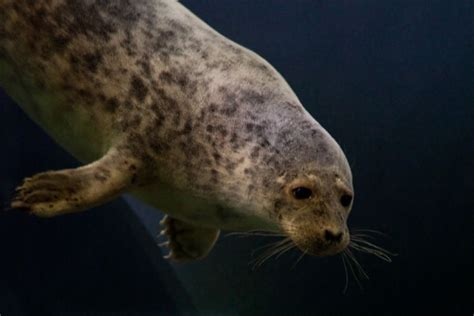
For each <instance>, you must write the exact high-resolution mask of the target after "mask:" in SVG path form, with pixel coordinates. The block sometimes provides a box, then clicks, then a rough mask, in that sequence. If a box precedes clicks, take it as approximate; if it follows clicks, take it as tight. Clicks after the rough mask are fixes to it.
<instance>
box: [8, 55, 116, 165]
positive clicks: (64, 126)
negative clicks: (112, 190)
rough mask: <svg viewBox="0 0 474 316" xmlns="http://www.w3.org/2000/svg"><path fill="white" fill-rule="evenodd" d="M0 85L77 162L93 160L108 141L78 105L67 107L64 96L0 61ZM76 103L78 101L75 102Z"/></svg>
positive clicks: (90, 116) (105, 134)
mask: <svg viewBox="0 0 474 316" xmlns="http://www.w3.org/2000/svg"><path fill="white" fill-rule="evenodd" d="M0 85H1V86H2V87H3V88H4V89H5V91H6V92H7V93H8V94H9V95H10V96H11V97H12V98H13V99H14V100H15V102H16V103H17V104H18V105H19V106H20V107H21V108H22V109H23V111H25V112H26V113H27V115H28V116H29V117H30V118H31V119H32V120H33V121H35V122H36V123H37V124H39V125H40V126H41V127H42V128H43V129H44V130H45V131H46V132H47V133H48V134H49V135H50V136H51V137H52V138H53V139H54V140H55V141H56V142H58V143H59V144H60V145H61V146H62V147H64V148H65V149H66V150H67V151H68V152H70V153H71V154H72V155H74V156H75V157H76V158H78V159H79V160H81V161H84V162H87V161H92V160H95V159H97V158H98V157H100V156H101V155H102V154H103V151H104V149H105V148H106V146H107V143H108V142H109V140H108V139H107V133H106V132H105V130H104V127H105V126H102V128H100V126H99V124H100V123H101V121H99V120H97V118H96V117H95V115H94V113H92V112H89V111H85V110H84V109H85V107H84V106H83V105H81V104H80V103H76V104H74V106H67V103H68V102H69V101H68V99H69V98H68V96H65V95H62V94H61V93H55V92H54V91H48V90H45V89H44V87H41V86H39V85H38V84H37V81H36V80H34V79H33V78H31V75H29V74H25V73H24V72H22V71H18V69H14V67H13V66H11V65H9V64H8V63H6V62H5V61H4V60H0ZM79 102H80V101H79Z"/></svg>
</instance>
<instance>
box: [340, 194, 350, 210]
mask: <svg viewBox="0 0 474 316" xmlns="http://www.w3.org/2000/svg"><path fill="white" fill-rule="evenodd" d="M340 202H341V204H342V206H344V207H348V206H349V205H351V202H352V196H351V195H349V194H344V195H343V196H341V200H340Z"/></svg>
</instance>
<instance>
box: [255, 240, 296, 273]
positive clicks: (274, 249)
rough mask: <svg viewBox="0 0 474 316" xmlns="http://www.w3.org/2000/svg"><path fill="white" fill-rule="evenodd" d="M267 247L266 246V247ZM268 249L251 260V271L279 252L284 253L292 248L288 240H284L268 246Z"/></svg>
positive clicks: (292, 245)
mask: <svg viewBox="0 0 474 316" xmlns="http://www.w3.org/2000/svg"><path fill="white" fill-rule="evenodd" d="M267 246H268V245H267ZM269 246H270V248H269V249H266V250H265V251H264V252H263V253H262V254H261V255H260V256H259V257H258V258H256V259H254V260H252V261H251V262H250V263H253V267H252V269H254V270H255V269H256V268H258V267H260V266H261V265H262V264H263V263H265V261H267V260H268V259H270V258H271V257H273V256H274V255H277V254H279V253H281V252H286V251H288V250H290V249H291V248H293V247H294V244H293V243H292V241H291V239H290V238H286V239H284V240H282V241H279V242H277V243H274V244H271V245H269Z"/></svg>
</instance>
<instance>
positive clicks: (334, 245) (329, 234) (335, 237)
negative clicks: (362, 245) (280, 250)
mask: <svg viewBox="0 0 474 316" xmlns="http://www.w3.org/2000/svg"><path fill="white" fill-rule="evenodd" d="M295 237H296V236H295ZM295 243H296V245H297V246H298V247H299V248H300V249H301V250H302V251H304V252H306V253H308V254H311V255H314V256H332V255H335V254H337V253H339V252H341V251H343V250H344V249H345V248H346V247H347V245H348V244H349V235H348V233H347V232H346V230H338V229H323V230H321V231H320V232H312V233H308V234H302V235H301V236H299V238H298V237H296V240H295Z"/></svg>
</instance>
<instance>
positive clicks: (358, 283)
mask: <svg viewBox="0 0 474 316" xmlns="http://www.w3.org/2000/svg"><path fill="white" fill-rule="evenodd" d="M344 254H345V255H346V256H347V257H346V258H347V259H348V260H347V263H348V264H349V268H350V270H351V272H352V275H353V276H354V279H355V280H356V283H357V285H358V286H359V288H360V289H362V284H361V283H360V281H359V278H358V277H357V274H356V273H355V271H354V268H353V267H352V260H353V258H352V257H351V256H349V254H348V253H347V249H346V250H344Z"/></svg>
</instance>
